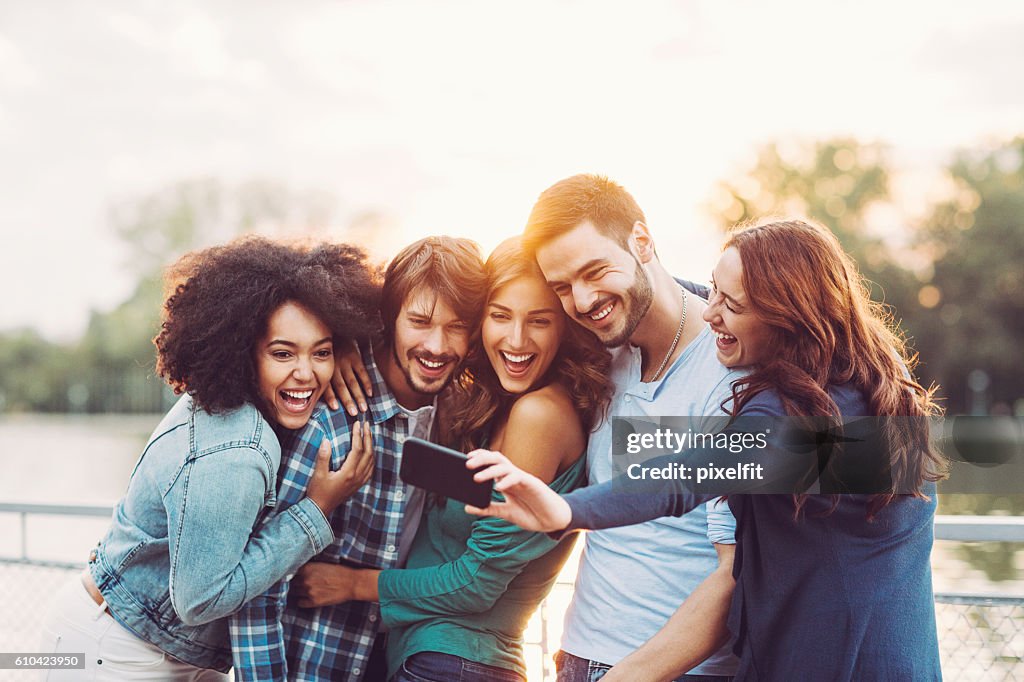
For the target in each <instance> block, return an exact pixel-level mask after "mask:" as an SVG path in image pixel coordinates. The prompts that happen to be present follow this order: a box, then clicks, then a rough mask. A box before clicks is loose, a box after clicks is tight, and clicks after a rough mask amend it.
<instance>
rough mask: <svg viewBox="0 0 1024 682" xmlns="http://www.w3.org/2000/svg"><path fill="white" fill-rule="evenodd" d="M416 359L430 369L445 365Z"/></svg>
mask: <svg viewBox="0 0 1024 682" xmlns="http://www.w3.org/2000/svg"><path fill="white" fill-rule="evenodd" d="M417 359H418V360H419V361H420V362H422V363H423V364H424V365H426V366H427V367H429V368H430V369H437V368H438V367H444V364H445V363H443V362H432V361H430V360H424V359H423V358H417Z"/></svg>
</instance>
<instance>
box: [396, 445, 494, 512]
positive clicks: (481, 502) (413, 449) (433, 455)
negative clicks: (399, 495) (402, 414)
mask: <svg viewBox="0 0 1024 682" xmlns="http://www.w3.org/2000/svg"><path fill="white" fill-rule="evenodd" d="M467 459H468V458H467V457H466V456H465V455H464V454H462V453H461V452H459V451H457V450H452V449H451V448H446V447H442V446H440V445H435V444H434V443H431V442H429V441H425V440H423V439H422V438H407V439H406V440H405V444H404V445H403V446H402V468H401V469H400V470H399V472H398V474H399V476H401V477H402V480H403V481H404V482H406V483H408V484H409V485H414V486H416V487H417V488H423V489H424V490H426V491H428V492H432V493H437V494H439V495H444V496H445V497H450V498H452V499H453V500H458V501H459V502H466V503H467V504H471V505H473V506H474V507H486V506H487V505H489V504H490V503H491V491H492V490H494V481H486V482H484V483H477V482H476V481H474V480H473V473H474V472H473V471H471V470H470V469H467V468H466V460H467Z"/></svg>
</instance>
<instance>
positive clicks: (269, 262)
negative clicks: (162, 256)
mask: <svg viewBox="0 0 1024 682" xmlns="http://www.w3.org/2000/svg"><path fill="white" fill-rule="evenodd" d="M165 291H166V293H167V294H168V295H167V300H166V301H165V303H164V310H163V323H162V325H161V328H160V333H159V334H157V336H156V338H155V339H153V343H154V344H156V349H157V365H156V371H157V374H159V375H160V376H161V377H163V378H164V379H165V380H166V381H167V383H168V384H170V385H171V387H172V388H173V389H174V391H175V393H183V392H187V393H189V394H190V395H191V396H192V398H193V399H194V400H195V402H196V404H197V405H199V406H200V407H202V408H203V409H204V410H206V411H207V412H211V413H215V412H223V411H226V410H230V409H234V408H237V407H240V406H241V405H242V404H243V403H247V402H248V403H252V404H254V405H256V406H257V407H259V406H260V398H259V391H258V388H257V376H256V364H255V347H256V344H257V343H258V342H259V339H260V338H262V337H263V335H264V334H265V333H266V327H267V320H268V319H269V318H270V316H271V314H272V313H273V312H274V311H275V310H277V309H278V308H279V307H280V306H281V305H283V304H284V303H287V302H289V301H293V302H295V303H298V304H300V305H302V306H303V307H304V308H306V309H307V310H309V311H310V312H312V313H313V314H314V315H316V316H317V317H318V318H320V321H322V322H323V323H324V325H325V326H326V327H327V328H328V329H330V330H331V334H332V335H333V336H334V338H335V342H336V343H337V342H339V341H340V340H341V339H353V338H355V339H363V338H371V339H372V338H376V337H378V336H379V333H380V316H379V313H378V308H379V302H380V276H379V272H378V270H377V269H376V268H372V267H370V266H369V265H368V264H367V259H366V254H365V253H364V252H363V251H362V250H361V249H359V248H357V247H355V246H349V245H347V244H326V243H325V244H319V245H315V246H306V245H299V244H295V245H289V244H284V243H280V242H275V241H271V240H269V239H264V238H261V237H247V238H242V239H240V240H237V241H234V242H232V243H230V244H227V245H224V246H215V247H212V248H209V249H205V250H202V251H195V252H192V253H189V254H186V255H185V256H183V257H182V258H181V259H180V260H179V261H178V262H177V263H175V264H174V265H172V266H171V267H170V268H168V270H167V272H166V275H165Z"/></svg>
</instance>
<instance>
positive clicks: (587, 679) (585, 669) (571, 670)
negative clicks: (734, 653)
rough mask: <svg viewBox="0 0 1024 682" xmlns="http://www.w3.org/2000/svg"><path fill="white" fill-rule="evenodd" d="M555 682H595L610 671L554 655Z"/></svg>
mask: <svg viewBox="0 0 1024 682" xmlns="http://www.w3.org/2000/svg"><path fill="white" fill-rule="evenodd" d="M555 669H556V670H557V671H558V677H557V680H556V682H597V681H598V680H600V679H601V678H602V677H604V676H605V674H606V673H607V672H608V671H609V670H610V669H611V666H610V665H607V664H605V663H601V662H599V661H588V660H587V659H585V658H580V657H579V656H573V655H572V654H570V653H569V652H567V651H559V652H558V653H557V654H555ZM731 679H732V677H731V676H729V675H682V676H681V677H679V678H678V679H677V680H676V682H729V681H730V680H731Z"/></svg>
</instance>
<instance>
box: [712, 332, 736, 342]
mask: <svg viewBox="0 0 1024 682" xmlns="http://www.w3.org/2000/svg"><path fill="white" fill-rule="evenodd" d="M715 336H717V337H718V338H720V339H721V340H722V341H735V340H736V337H735V336H733V335H732V334H726V333H725V332H715Z"/></svg>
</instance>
